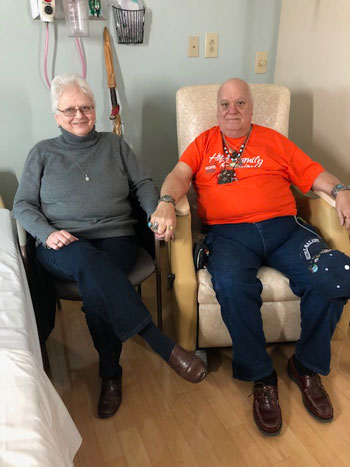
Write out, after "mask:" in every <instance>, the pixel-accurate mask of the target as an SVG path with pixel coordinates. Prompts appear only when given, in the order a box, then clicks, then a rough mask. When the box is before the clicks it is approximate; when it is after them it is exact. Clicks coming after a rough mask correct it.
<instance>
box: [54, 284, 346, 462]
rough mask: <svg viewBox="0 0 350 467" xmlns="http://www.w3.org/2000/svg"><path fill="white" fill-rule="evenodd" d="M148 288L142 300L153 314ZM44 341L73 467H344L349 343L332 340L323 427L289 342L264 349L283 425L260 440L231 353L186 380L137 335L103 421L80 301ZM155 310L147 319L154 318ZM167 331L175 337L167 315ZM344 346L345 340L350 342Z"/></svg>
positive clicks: (214, 356)
mask: <svg viewBox="0 0 350 467" xmlns="http://www.w3.org/2000/svg"><path fill="white" fill-rule="evenodd" d="M152 287H153V284H146V287H145V291H144V294H145V297H144V300H145V302H146V304H147V305H148V306H149V309H150V310H151V311H152V310H154V303H153V300H152V298H151V297H152V292H153V288H152ZM62 304H63V309H62V311H61V312H58V313H57V324H56V327H55V330H54V332H53V334H52V335H51V337H50V338H49V341H48V352H49V358H50V363H51V378H52V381H53V384H54V385H55V387H56V389H57V391H58V393H59V394H60V395H61V397H62V399H63V401H64V403H65V404H66V406H67V408H68V410H69V412H70V414H71V416H72V418H73V420H74V421H75V423H76V425H77V427H78V430H79V431H80V434H81V435H82V438H83V442H82V445H81V448H80V449H79V451H78V453H77V455H76V457H75V460H74V462H75V467H117V466H118V467H122V466H131V467H138V466H141V467H146V466H159V467H165V466H191V467H195V466H208V467H213V466H254V467H255V466H257V467H264V466H266V467H267V466H276V467H277V466H278V467H290V466H303V467H304V466H305V467H306V466H307V467H311V466H332V467H335V466H350V341H349V340H346V341H344V342H333V344H332V347H333V367H332V372H331V374H330V375H329V376H328V377H326V378H323V381H324V384H325V386H326V388H327V390H328V392H329V394H330V396H331V398H332V401H333V405H334V408H335V419H334V421H333V422H332V423H320V422H318V421H316V420H315V419H313V418H312V417H311V416H310V415H309V414H308V413H307V412H306V410H305V409H304V407H303V405H302V402H301V396H300V392H299V390H298V388H297V387H296V385H295V384H294V383H293V382H291V381H290V379H289V377H288V375H287V372H286V364H287V359H288V357H289V356H290V355H291V354H292V353H293V345H291V344H283V345H273V346H270V347H269V352H270V353H271V355H272V357H273V360H274V362H275V366H276V369H277V372H278V375H279V395H280V402H281V407H282V414H283V427H282V431H281V433H280V435H279V436H277V437H267V436H264V435H263V434H261V433H260V432H259V431H258V430H257V428H256V426H255V424H254V422H253V417H252V400H253V399H252V396H250V397H249V395H250V393H251V387H252V385H251V383H246V382H242V381H238V380H234V379H232V377H231V352H230V349H221V350H219V349H215V350H212V351H211V352H210V353H209V356H208V359H209V371H210V373H209V375H208V376H207V378H206V379H205V380H204V381H203V382H202V383H200V384H197V385H196V384H191V383H187V382H185V381H183V380H182V379H181V378H179V377H178V376H177V375H176V374H175V373H173V372H172V370H171V369H170V368H169V367H168V366H167V365H166V364H165V363H164V362H163V361H162V360H161V359H160V358H159V357H158V356H157V355H155V354H153V353H152V352H151V351H150V350H149V348H148V347H146V345H145V344H144V343H143V341H142V340H141V339H140V338H138V337H136V338H133V339H131V340H129V341H128V342H127V343H126V344H125V345H124V348H123V353H122V359H121V363H122V366H123V371H124V374H123V402H122V405H121V407H120V409H119V411H118V412H117V414H116V415H115V416H114V417H112V418H110V419H107V420H100V419H98V418H97V415H96V404H97V399H98V395H99V384H100V382H99V379H98V362H97V354H96V352H95V350H94V348H93V345H92V342H91V339H90V335H89V332H88V329H87V326H86V323H85V319H84V315H83V313H81V312H80V311H79V309H80V303H79V302H75V303H74V302H62ZM152 313H153V312H152ZM165 321H166V331H167V333H168V334H170V335H171V334H173V332H174V331H173V328H172V324H171V319H170V317H169V316H168V317H166V320H165ZM348 339H349V338H348Z"/></svg>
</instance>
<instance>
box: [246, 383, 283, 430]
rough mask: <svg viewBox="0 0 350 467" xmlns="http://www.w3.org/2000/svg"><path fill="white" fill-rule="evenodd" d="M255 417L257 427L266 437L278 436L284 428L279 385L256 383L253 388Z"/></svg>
mask: <svg viewBox="0 0 350 467" xmlns="http://www.w3.org/2000/svg"><path fill="white" fill-rule="evenodd" d="M253 395H254V402H253V415H254V420H255V423H256V425H257V427H258V428H259V429H260V430H261V431H262V432H263V433H264V434H266V435H271V436H273V435H278V433H279V432H280V430H281V426H282V414H281V409H280V404H279V400H278V391H277V385H276V386H274V385H269V384H264V383H262V382H259V381H258V382H256V383H254V386H253Z"/></svg>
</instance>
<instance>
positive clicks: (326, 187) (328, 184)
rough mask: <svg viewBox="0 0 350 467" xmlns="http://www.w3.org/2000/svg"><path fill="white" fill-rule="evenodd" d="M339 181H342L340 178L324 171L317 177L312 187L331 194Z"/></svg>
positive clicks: (314, 189)
mask: <svg viewBox="0 0 350 467" xmlns="http://www.w3.org/2000/svg"><path fill="white" fill-rule="evenodd" d="M339 183H341V182H340V180H339V178H337V177H336V176H335V175H332V174H331V173H329V172H326V171H324V172H322V173H321V174H320V175H319V176H318V177H317V178H316V180H315V181H314V183H313V185H312V189H313V191H322V192H323V193H326V194H327V195H331V190H332V188H333V187H334V185H337V184H339Z"/></svg>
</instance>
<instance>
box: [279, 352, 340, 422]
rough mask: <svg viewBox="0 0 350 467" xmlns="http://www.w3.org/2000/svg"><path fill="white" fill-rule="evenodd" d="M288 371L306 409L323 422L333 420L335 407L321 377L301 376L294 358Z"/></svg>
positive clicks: (290, 361)
mask: <svg viewBox="0 0 350 467" xmlns="http://www.w3.org/2000/svg"><path fill="white" fill-rule="evenodd" d="M287 371H288V374H289V376H290V377H291V378H292V380H293V381H294V382H295V383H297V385H298V386H299V389H300V391H301V394H302V396H303V402H304V405H305V407H306V409H307V410H308V411H309V412H310V413H311V415H313V416H314V417H316V418H317V419H318V420H320V421H323V422H330V421H331V420H333V407H332V403H331V400H330V398H329V396H328V394H327V391H326V390H325V388H324V387H323V385H322V382H321V378H320V375H318V374H317V373H313V374H312V375H311V376H309V375H300V374H299V373H298V370H297V369H296V366H295V363H294V358H293V357H291V358H290V359H289V360H288V366H287Z"/></svg>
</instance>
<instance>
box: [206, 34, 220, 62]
mask: <svg viewBox="0 0 350 467" xmlns="http://www.w3.org/2000/svg"><path fill="white" fill-rule="evenodd" d="M218 40H219V35H218V34H217V33H216V32H207V33H206V35H205V57H206V58H215V57H217V56H218Z"/></svg>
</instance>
